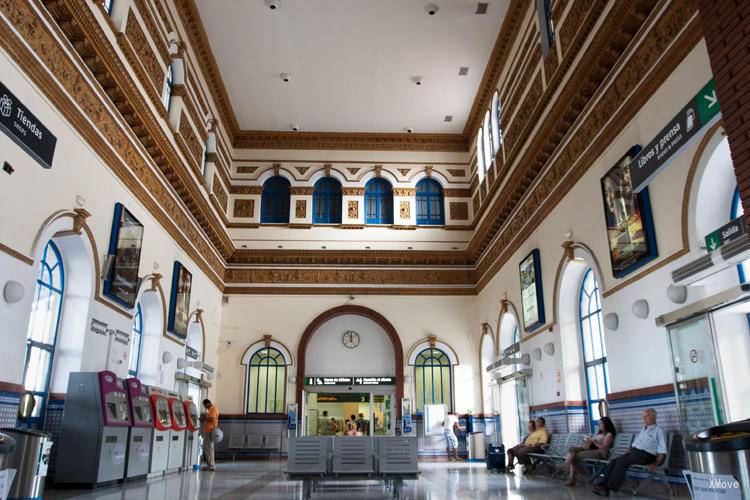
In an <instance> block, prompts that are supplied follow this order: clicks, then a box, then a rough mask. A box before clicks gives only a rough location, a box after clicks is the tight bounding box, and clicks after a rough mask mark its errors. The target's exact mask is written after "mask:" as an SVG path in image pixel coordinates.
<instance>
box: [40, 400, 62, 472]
mask: <svg viewBox="0 0 750 500" xmlns="http://www.w3.org/2000/svg"><path fill="white" fill-rule="evenodd" d="M64 409H65V400H64V399H51V400H50V401H49V403H48V404H47V411H46V413H45V415H44V429H43V430H44V432H46V433H47V434H49V435H50V436H51V439H52V448H50V461H49V463H50V465H49V469H47V476H49V477H55V467H56V465H57V450H58V448H59V446H60V440H61V439H62V421H63V411H64Z"/></svg>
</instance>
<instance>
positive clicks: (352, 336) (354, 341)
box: [341, 331, 359, 349]
mask: <svg viewBox="0 0 750 500" xmlns="http://www.w3.org/2000/svg"><path fill="white" fill-rule="evenodd" d="M341 342H343V343H344V345H345V346H346V347H348V348H349V349H353V348H355V347H357V346H358V345H359V334H358V333H357V332H352V331H348V332H346V333H344V336H343V337H341Z"/></svg>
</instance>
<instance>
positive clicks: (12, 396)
mask: <svg viewBox="0 0 750 500" xmlns="http://www.w3.org/2000/svg"><path fill="white" fill-rule="evenodd" d="M19 398H20V395H19V394H17V393H15V392H6V391H0V427H15V426H16V416H17V415H18V400H19Z"/></svg>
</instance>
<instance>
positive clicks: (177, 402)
mask: <svg viewBox="0 0 750 500" xmlns="http://www.w3.org/2000/svg"><path fill="white" fill-rule="evenodd" d="M168 396H169V413H170V415H171V417H172V430H171V433H170V437H169V461H168V462H167V470H168V471H172V470H179V469H181V468H182V461H183V460H184V458H185V429H186V428H187V418H185V405H183V404H182V398H180V396H179V395H178V394H174V393H171V392H170V393H169V394H168Z"/></svg>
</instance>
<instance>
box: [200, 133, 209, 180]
mask: <svg viewBox="0 0 750 500" xmlns="http://www.w3.org/2000/svg"><path fill="white" fill-rule="evenodd" d="M207 161H208V139H206V143H205V144H203V155H202V156H201V175H202V176H203V177H205V176H206V162H207Z"/></svg>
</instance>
